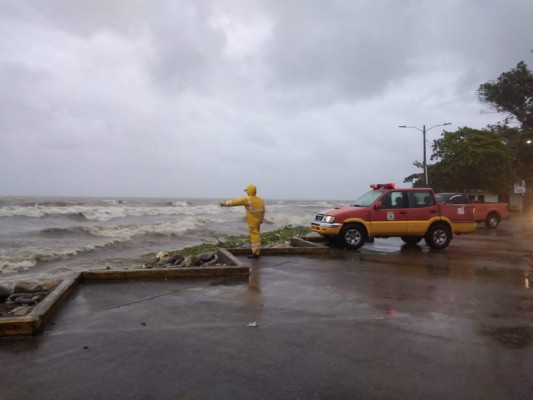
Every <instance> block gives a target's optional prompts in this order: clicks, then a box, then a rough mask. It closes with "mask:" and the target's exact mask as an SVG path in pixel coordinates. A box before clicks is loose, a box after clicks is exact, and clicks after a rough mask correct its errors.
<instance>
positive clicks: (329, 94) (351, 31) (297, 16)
mask: <svg viewBox="0 0 533 400" xmlns="http://www.w3.org/2000/svg"><path fill="white" fill-rule="evenodd" d="M395 3H397V2H391V1H385V2H376V1H359V2H353V1H344V2H342V1H341V2H333V3H331V6H328V7H324V3H323V2H320V1H310V2H307V1H294V2H285V3H283V4H281V3H279V2H278V3H277V4H278V5H279V8H278V9H276V10H274V11H273V12H272V13H273V15H274V16H275V23H274V29H273V32H272V40H271V42H270V43H268V44H267V53H266V56H265V58H266V62H267V64H269V65H270V66H271V68H272V70H271V72H272V74H271V79H272V81H273V82H274V83H275V84H276V85H278V86H280V87H283V89H284V90H286V89H287V90H300V89H304V90H309V88H311V90H316V93H315V96H316V97H317V100H319V101H320V97H325V98H326V99H327V101H329V100H331V99H332V98H333V99H335V98H336V97H338V98H341V99H353V100H360V99H363V98H366V97H374V96H378V95H379V94H381V93H382V92H383V91H384V90H386V88H387V86H388V84H389V83H390V82H391V81H394V80H396V79H401V78H402V77H404V76H405V75H407V74H408V73H409V71H410V69H411V68H410V66H409V62H408V60H409V59H410V57H413V54H414V51H415V49H416V46H417V41H416V40H415V39H416V37H415V35H414V32H413V29H412V23H413V20H414V17H415V10H414V8H413V7H412V4H413V3H414V2H412V1H406V2H402V7H398V6H397V5H396V6H395V7H394V8H393V7H392V6H393V5H394V4H395ZM393 10H394V12H393ZM392 14H393V15H392ZM323 100H324V99H323Z"/></svg>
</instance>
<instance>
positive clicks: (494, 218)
mask: <svg viewBox="0 0 533 400" xmlns="http://www.w3.org/2000/svg"><path fill="white" fill-rule="evenodd" d="M498 225H500V216H499V215H498V213H495V212H491V213H490V214H489V215H487V218H486V219H485V226H486V227H487V228H489V229H494V228H497V227H498Z"/></svg>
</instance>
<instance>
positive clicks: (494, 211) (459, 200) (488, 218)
mask: <svg viewBox="0 0 533 400" xmlns="http://www.w3.org/2000/svg"><path fill="white" fill-rule="evenodd" d="M435 199H436V200H437V203H439V204H471V205H473V206H474V207H475V208H476V222H484V223H485V226H486V227H487V228H489V229H495V228H497V227H498V225H500V221H501V220H502V219H508V218H509V203H484V202H474V201H471V200H470V199H469V198H468V197H467V196H466V195H464V194H462V193H437V194H436V195H435Z"/></svg>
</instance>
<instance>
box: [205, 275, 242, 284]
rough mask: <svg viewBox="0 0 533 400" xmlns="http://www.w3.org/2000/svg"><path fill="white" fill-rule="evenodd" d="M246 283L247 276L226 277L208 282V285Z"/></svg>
mask: <svg viewBox="0 0 533 400" xmlns="http://www.w3.org/2000/svg"><path fill="white" fill-rule="evenodd" d="M246 283H248V277H247V276H244V277H228V278H221V279H217V280H216V281H212V282H209V285H208V286H242V285H243V284H246Z"/></svg>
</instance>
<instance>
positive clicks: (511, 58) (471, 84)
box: [0, 0, 533, 200]
mask: <svg viewBox="0 0 533 400" xmlns="http://www.w3.org/2000/svg"><path fill="white" fill-rule="evenodd" d="M532 15H533V2H532V1H531V0H446V1H434V0H402V1H399V0H346V1H342V0H338V1H333V0H227V1H226V0H220V1H209V0H182V1H163V0H162V1H148V0H128V1H126V0H91V1H86V0H34V1H32V0H29V1H22V0H17V1H12V0H0V105H1V112H0V171H1V172H0V195H3V196H7V195H47V196H119V197H120V196H139V197H145V196H149V197H209V198H226V197H236V196H237V195H240V194H241V193H242V189H244V187H245V186H246V185H247V184H249V183H254V184H256V185H257V186H258V190H259V194H260V195H262V196H263V197H265V198H267V199H276V198H278V199H326V200H327V199H354V198H355V197H357V196H358V195H359V194H360V193H361V192H363V191H365V190H367V188H368V185H369V184H371V183H376V182H391V181H392V182H397V183H400V184H401V183H402V182H403V179H404V178H405V177H406V176H408V175H410V174H412V173H416V172H420V171H417V169H416V167H414V165H413V162H414V161H417V160H419V161H421V160H422V153H423V151H422V150H423V140H422V134H421V133H420V132H419V131H417V130H415V129H400V128H398V125H409V126H414V127H418V128H422V126H423V125H424V124H425V125H426V127H431V126H433V125H438V124H442V123H444V122H451V123H452V125H450V126H448V127H446V129H449V130H455V129H457V128H458V127H463V126H469V127H473V128H483V127H485V126H486V125H488V124H490V123H494V122H496V121H499V120H501V119H503V116H502V115H499V114H497V113H495V112H493V111H492V110H491V109H490V107H488V106H487V105H485V104H482V103H480V102H479V100H478V98H477V94H476V89H477V88H478V87H479V85H480V84H482V83H484V82H487V81H489V80H495V79H497V78H498V76H499V75H500V74H501V73H502V72H505V71H508V70H510V69H511V68H514V67H515V66H516V64H517V63H518V62H519V61H522V60H523V61H525V62H526V64H528V66H529V68H530V69H531V68H532V66H533V53H531V51H530V50H531V49H533V39H532V38H533V23H531V16H532ZM442 129H443V128H442V127H435V128H434V129H432V130H430V131H429V132H428V137H427V138H428V153H429V152H430V150H431V143H432V141H433V140H434V139H437V138H439V136H440V134H441V133H442ZM428 157H429V155H428Z"/></svg>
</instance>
